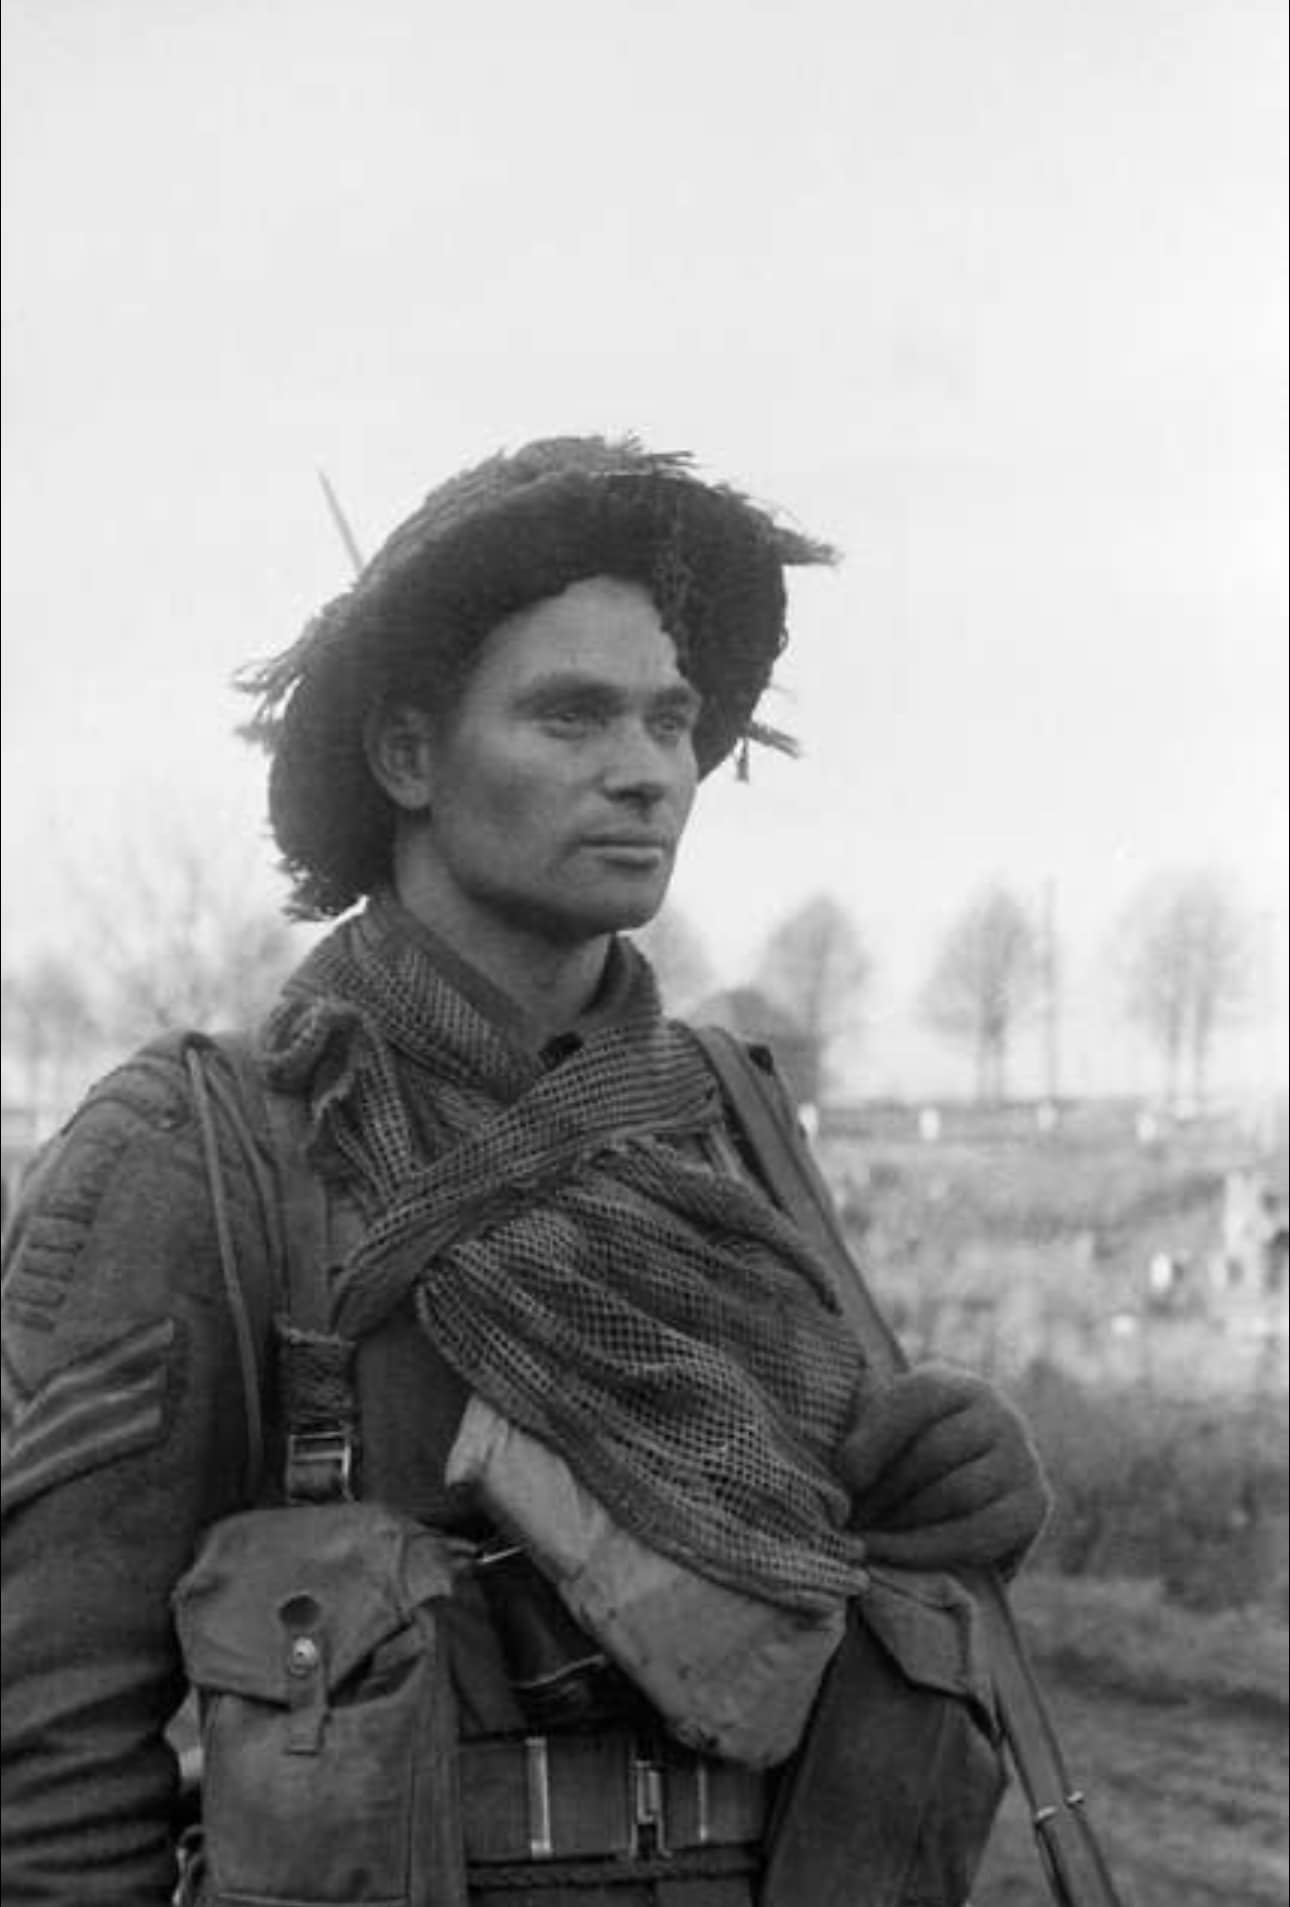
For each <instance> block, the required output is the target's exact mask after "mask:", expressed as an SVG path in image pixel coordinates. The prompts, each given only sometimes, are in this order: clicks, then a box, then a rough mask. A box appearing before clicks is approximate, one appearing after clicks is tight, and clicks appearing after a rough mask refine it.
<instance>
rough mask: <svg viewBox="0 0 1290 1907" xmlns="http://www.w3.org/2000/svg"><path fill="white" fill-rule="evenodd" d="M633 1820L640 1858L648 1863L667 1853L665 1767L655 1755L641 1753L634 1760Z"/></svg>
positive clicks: (638, 1856) (637, 1852)
mask: <svg viewBox="0 0 1290 1907" xmlns="http://www.w3.org/2000/svg"><path fill="white" fill-rule="evenodd" d="M632 1819H633V1820H634V1821H635V1824H636V1855H637V1858H638V1859H641V1860H648V1859H650V1858H651V1857H652V1856H654V1855H658V1854H666V1853H667V1851H668V1850H667V1821H666V1818H665V1812H664V1804H663V1769H662V1765H661V1763H659V1762H658V1761H656V1760H654V1758H653V1757H652V1756H649V1755H642V1754H639V1753H638V1754H637V1755H636V1756H635V1757H634V1758H633V1761H632Z"/></svg>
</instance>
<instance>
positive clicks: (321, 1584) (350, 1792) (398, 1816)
mask: <svg viewBox="0 0 1290 1907" xmlns="http://www.w3.org/2000/svg"><path fill="white" fill-rule="evenodd" d="M458 1569H459V1559H458V1557H457V1555H456V1553H455V1552H454V1550H453V1549H452V1548H451V1546H450V1545H449V1544H447V1543H446V1542H445V1541H444V1540H443V1539H442V1538H441V1537H438V1536H436V1535H435V1534H434V1533H433V1532H431V1531H429V1530H427V1529H425V1528H423V1527H422V1526H421V1525H420V1524H418V1523H415V1522H414V1521H413V1520H412V1519H411V1518H409V1517H405V1516H402V1515H399V1514H396V1513H395V1512H392V1511H390V1510H387V1509H385V1508H383V1507H382V1506H380V1505H379V1504H376V1503H350V1504H327V1505H324V1506H320V1507H316V1508H315V1507H310V1506H307V1505H297V1506H293V1507H292V1508H289V1509H282V1510H250V1511H247V1512H245V1513H243V1514H241V1515H238V1516H232V1517H228V1518H226V1519H225V1520H224V1521H223V1522H221V1523H218V1524H216V1525H215V1527H214V1528H213V1529H212V1530H211V1532H210V1534H209V1535H208V1537H207V1539H206V1542H205V1544H204V1546H203V1548H202V1550H201V1552H200V1553H199V1555H198V1557H197V1560H196V1561H195V1563H194V1564H193V1566H192V1568H191V1569H190V1570H189V1571H188V1573H187V1574H186V1575H185V1576H184V1577H183V1578H182V1580H181V1581H180V1583H179V1584H178V1586H177V1588H176V1590H175V1593H174V1612H175V1623H176V1628H177V1630H178V1634H179V1640H180V1646H181V1648H182V1651H183V1656H184V1663H185V1666H186V1669H187V1672H188V1677H189V1680H190V1682H191V1683H192V1685H193V1687H194V1688H195V1689H196V1690H197V1692H198V1697H199V1704H200V1716H201V1737H202V1752H203V1772H202V1836H201V1847H202V1852H201V1853H200V1854H199V1855H198V1858H197V1862H196V1871H195V1872H194V1873H190V1875H189V1877H188V1886H189V1898H190V1899H191V1900H193V1901H194V1902H200V1903H201V1907H247V1904H249V1903H251V1902H254V1903H256V1907H266V1904H267V1903H273V1902H281V1903H284V1907H285V1903H288V1902H289V1903H291V1907H312V1904H313V1903H319V1907H324V1904H328V1903H330V1904H332V1907H338V1904H339V1903H342V1902H344V1903H352V1902H358V1901H364V1900H367V1901H380V1902H382V1903H384V1904H385V1907H456V1904H457V1903H464V1902H465V1899H466V1892H465V1878H464V1869H463V1864H462V1842H461V1821H460V1812H459V1808H458V1802H457V1793H458V1790H457V1771H456V1735H457V1718H456V1709H455V1703H454V1700H453V1694H452V1686H451V1681H450V1678H449V1669H448V1663H447V1660H446V1654H447V1651H446V1648H445V1647H444V1646H443V1643H442V1638H441V1635H440V1624H439V1621H438V1619H437V1613H436V1610H437V1606H441V1605H443V1604H444V1602H445V1601H446V1599H447V1598H449V1597H450V1596H451V1594H452V1588H453V1582H454V1578H455V1576H456V1575H457V1573H458Z"/></svg>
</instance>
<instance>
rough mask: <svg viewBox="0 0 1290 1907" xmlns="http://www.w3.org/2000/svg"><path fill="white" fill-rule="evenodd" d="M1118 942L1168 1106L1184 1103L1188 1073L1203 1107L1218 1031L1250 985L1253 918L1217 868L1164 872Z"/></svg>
mask: <svg viewBox="0 0 1290 1907" xmlns="http://www.w3.org/2000/svg"><path fill="white" fill-rule="evenodd" d="M1118 940H1119V947H1120V965H1121V975H1122V982H1123V998H1124V1006H1125V1010H1126V1012H1127V1014H1128V1017H1129V1018H1130V1019H1131V1020H1133V1021H1135V1022H1136V1023H1137V1024H1138V1025H1139V1026H1141V1027H1142V1028H1143V1030H1144V1031H1145V1032H1146V1034H1147V1037H1148V1038H1149V1039H1150V1040H1151V1042H1152V1044H1153V1045H1154V1046H1155V1048H1156V1050H1157V1052H1158V1053H1159V1055H1160V1060H1161V1065H1162V1072H1163V1082H1162V1083H1163V1089H1164V1095H1165V1099H1166V1101H1167V1103H1168V1104H1170V1105H1177V1104H1179V1103H1180V1101H1181V1099H1182V1097H1183V1081H1184V1073H1186V1074H1187V1075H1188V1078H1189V1085H1190V1095H1191V1098H1192V1100H1193V1102H1194V1103H1195V1104H1196V1105H1198V1106H1203V1105H1204V1104H1205V1101H1206V1098H1207V1095H1208V1090H1209V1064H1210V1058H1211V1054H1212V1050H1213V1043H1214V1036H1215V1033H1216V1031H1217V1029H1218V1027H1219V1025H1220V1024H1221V1023H1222V1021H1224V1020H1225V1019H1227V1018H1229V1017H1230V1016H1231V1014H1232V1013H1233V1012H1234V1011H1235V1010H1236V1009H1237V1008H1238V1007H1239V1006H1241V1004H1242V1003H1243V1002H1244V1000H1245V998H1246V996H1247V992H1248V989H1249V985H1250V978H1251V961H1252V940H1251V934H1250V923H1249V918H1248V915H1247V914H1246V912H1245V910H1244V908H1243V907H1242V906H1241V904H1240V902H1239V901H1238V900H1237V898H1236V896H1235V894H1234V892H1233V890H1232V887H1231V885H1230V883H1229V882H1228V881H1227V879H1226V878H1225V877H1224V876H1223V875H1222V874H1220V873H1218V872H1217V871H1215V870H1214V869H1211V868H1197V869H1190V870H1184V871H1181V872H1177V873H1171V874H1162V875H1157V876H1156V877H1155V878H1154V879H1152V880H1150V881H1148V882H1146V883H1145V885H1144V886H1143V887H1142V888H1140V889H1139V891H1138V893H1137V894H1136V895H1135V896H1134V897H1133V899H1132V900H1131V901H1130V903H1129V906H1128V907H1127V909H1126V910H1125V913H1124V915H1123V916H1122V918H1121V921H1120V925H1119V930H1118Z"/></svg>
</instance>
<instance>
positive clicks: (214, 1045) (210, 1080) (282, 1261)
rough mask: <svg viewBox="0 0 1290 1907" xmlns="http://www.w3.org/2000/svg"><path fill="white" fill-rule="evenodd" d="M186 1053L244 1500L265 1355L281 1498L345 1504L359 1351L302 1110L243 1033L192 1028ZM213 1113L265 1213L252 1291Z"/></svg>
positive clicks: (259, 1457) (329, 1196)
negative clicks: (339, 1311) (348, 1328)
mask: <svg viewBox="0 0 1290 1907" xmlns="http://www.w3.org/2000/svg"><path fill="white" fill-rule="evenodd" d="M184 1057H185V1064H186V1066H187V1070H188V1076H189V1080H190V1083H191V1086H192V1093H193V1103H194V1106H195V1109H196V1113H197V1120H198V1126H199V1130H200V1134H201V1142H202V1152H203V1157H204V1160H205V1165H206V1175H207V1181H208V1186H209V1191H210V1200H211V1212H212V1218H213V1221H214V1226H215V1236H216V1240H217V1244H218V1248H219V1258H220V1268H221V1274H222V1277H223V1283H224V1292H225V1297H226V1299H227V1302H228V1307H229V1311H230V1314H231V1316H232V1320H233V1329H234V1335H235V1338H236V1342H237V1349H238V1360H239V1364H240V1368H241V1377H242V1393H243V1400H244V1408H245V1419H246V1439H247V1452H248V1460H247V1472H248V1497H249V1498H250V1499H251V1500H254V1498H255V1497H256V1496H257V1495H258V1494H259V1491H260V1488H261V1485H262V1483H263V1480H264V1470H265V1435H264V1403H263V1400H264V1396H265V1389H266V1384H265V1379H266V1375H267V1371H266V1366H267V1364H268V1359H269V1356H270V1355H272V1357H273V1358H274V1360H275V1366H274V1378H275V1380H276V1389H277V1398H278V1404H279V1411H280V1418H281V1424H282V1435H283V1474H282V1491H283V1496H284V1498H285V1500H286V1501H287V1502H288V1503H329V1502H349V1501H352V1500H353V1498H354V1496H355V1495H356V1493H357V1471H358V1466H357V1455H358V1409H357V1402H356V1398H355V1393H354V1376H353V1372H354V1353H355V1348H356V1347H355V1343H354V1340H353V1339H350V1338H344V1337H340V1336H339V1335H337V1334H336V1333H335V1332H334V1331H333V1329H332V1323H333V1316H332V1309H333V1307H332V1274H333V1270H334V1267H335V1265H336V1263H337V1262H338V1260H339V1258H340V1256H341V1255H342V1234H343V1232H344V1230H345V1229H346V1227H345V1224H344V1220H343V1217H342V1214H341V1212H340V1210H339V1208H338V1205H337V1201H336V1199H335V1197H334V1194H333V1193H332V1191H331V1190H330V1188H329V1187H328V1185H327V1182H326V1180H325V1179H324V1178H323V1177H322V1175H321V1174H320V1173H319V1172H318V1171H317V1170H316V1169H315V1168H314V1166H313V1165H312V1164H311V1163H310V1161H309V1159H308V1156H307V1150H306V1137H307V1134H306V1115H305V1108H304V1105H303V1103H302V1102H301V1101H300V1100H299V1099H297V1098H295V1097H293V1096H292V1095H290V1094H287V1093H279V1092H274V1091H273V1090H272V1089H271V1088H270V1087H269V1086H268V1085H267V1084H266V1083H265V1081H264V1078H263V1075H262V1074H261V1072H260V1070H259V1067H258V1066H257V1065H256V1063H255V1059H254V1056H253V1054H252V1052H251V1049H250V1046H249V1043H248V1042H247V1041H245V1040H243V1039H239V1038H232V1037H221V1038H220V1039H218V1040H214V1039H210V1038H208V1037H207V1036H205V1035H202V1034H193V1035H190V1036H189V1037H188V1039H187V1040H186V1042H185V1048H184ZM217 1111H218V1115H219V1118H220V1120H221V1121H222V1122H223V1124H224V1126H225V1128H226V1129H227V1130H228V1132H229V1133H230V1134H231V1135H232V1137H233V1139H234V1141H235V1143H236V1144H237V1146H238V1149H239V1151H240V1152H241V1154H242V1155H243V1158H244V1161H245V1163H246V1164H247V1166H248V1167H249V1168H250V1170H251V1171H252V1173H253V1175H254V1177H255V1181H256V1183H257V1185H258V1187H259V1189H260V1196H261V1205H262V1207H263V1209H264V1215H265V1236H266V1238H267V1239H268V1241H269V1246H270V1252H271V1256H272V1276H271V1277H270V1278H268V1279H260V1280H258V1281H256V1282H255V1283H254V1284H251V1285H250V1286H248V1282H247V1280H246V1279H245V1278H244V1277H243V1275H242V1270H241V1267H240V1266H239V1264H238V1260H237V1252H236V1248H235V1245H234V1239H233V1232H232V1227H231V1225H230V1223H229V1217H228V1200H227V1196H226V1193H225V1188H224V1166H223V1161H222V1159H221V1156H220V1147H219V1133H218V1128H217V1122H216V1113H217Z"/></svg>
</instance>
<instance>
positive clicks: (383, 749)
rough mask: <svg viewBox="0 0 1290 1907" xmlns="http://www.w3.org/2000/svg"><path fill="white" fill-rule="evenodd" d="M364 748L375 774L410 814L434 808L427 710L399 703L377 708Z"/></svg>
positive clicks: (370, 719)
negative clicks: (431, 793) (431, 801)
mask: <svg viewBox="0 0 1290 1907" xmlns="http://www.w3.org/2000/svg"><path fill="white" fill-rule="evenodd" d="M363 747H364V749H365V750H366V753H367V763H368V766H369V768H370V769H371V771H372V773H373V775H375V777H376V779H377V781H378V782H379V783H380V785H381V787H382V788H383V789H384V790H385V792H386V794H387V795H388V796H389V797H390V800H391V801H392V802H393V803H394V804H395V806H396V807H399V808H402V809H403V810H404V812H405V813H406V814H419V813H423V812H424V811H425V809H427V808H428V807H429V806H430V791H431V783H432V779H433V747H432V741H431V723H430V717H429V716H428V715H427V714H426V712H425V710H424V709H418V708H412V707H411V706H410V705H409V704H407V703H403V702H396V703H393V704H390V705H388V706H384V707H381V708H378V709H375V710H374V711H373V712H372V714H371V715H369V716H368V718H367V721H366V722H365V723H364V725H363Z"/></svg>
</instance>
